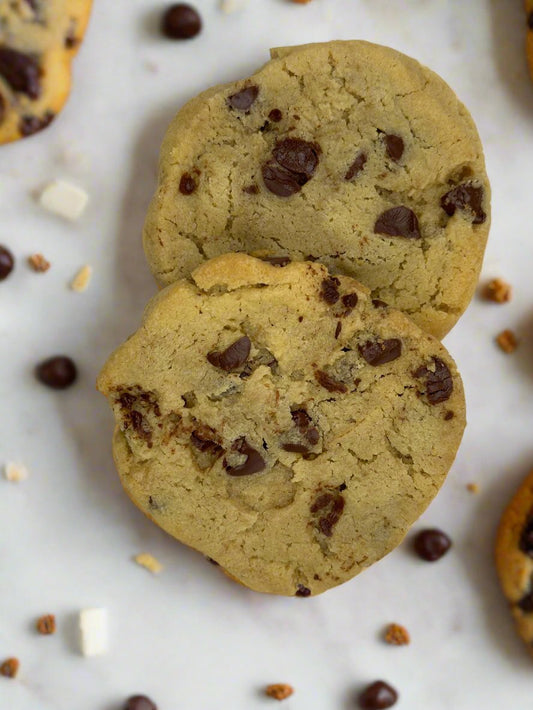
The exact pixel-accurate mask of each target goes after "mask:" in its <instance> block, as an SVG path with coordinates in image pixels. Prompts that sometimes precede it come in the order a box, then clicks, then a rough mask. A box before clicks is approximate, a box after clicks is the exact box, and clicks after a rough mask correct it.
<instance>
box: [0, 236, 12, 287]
mask: <svg viewBox="0 0 533 710" xmlns="http://www.w3.org/2000/svg"><path fill="white" fill-rule="evenodd" d="M14 268H15V257H14V256H13V254H12V253H11V252H10V251H9V249H8V248H7V247H4V246H2V245H1V244H0V281H3V280H4V279H7V277H8V276H9V274H10V273H11V272H12V271H13V269H14Z"/></svg>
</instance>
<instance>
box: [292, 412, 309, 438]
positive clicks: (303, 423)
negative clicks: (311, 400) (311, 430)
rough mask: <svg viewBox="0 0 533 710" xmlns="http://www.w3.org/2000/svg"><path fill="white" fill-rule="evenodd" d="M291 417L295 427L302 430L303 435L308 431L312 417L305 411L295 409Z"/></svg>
mask: <svg viewBox="0 0 533 710" xmlns="http://www.w3.org/2000/svg"><path fill="white" fill-rule="evenodd" d="M291 417H292V421H293V422H294V425H295V426H296V427H297V428H298V429H299V430H300V432H301V433H302V434H303V433H304V432H305V431H307V429H308V427H309V424H311V421H312V419H311V417H310V416H309V414H308V413H307V412H306V411H305V409H294V410H293V411H292V412H291Z"/></svg>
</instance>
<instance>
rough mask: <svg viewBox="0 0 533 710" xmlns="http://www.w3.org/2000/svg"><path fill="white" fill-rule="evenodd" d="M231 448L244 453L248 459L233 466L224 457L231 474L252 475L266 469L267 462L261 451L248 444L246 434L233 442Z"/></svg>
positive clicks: (224, 464)
mask: <svg viewBox="0 0 533 710" xmlns="http://www.w3.org/2000/svg"><path fill="white" fill-rule="evenodd" d="M231 450H232V451H234V452H236V453H238V454H242V455H243V456H245V457H246V459H245V460H244V461H243V463H241V464H237V465H236V466H231V465H230V464H228V462H227V460H226V459H224V462H223V466H224V468H225V469H226V473H227V474H228V475H229V476H250V475H251V474H253V473H260V472H261V471H264V470H265V468H266V464H265V462H264V460H263V459H262V457H261V455H260V453H259V452H258V451H256V449H254V448H252V447H251V446H250V444H248V442H247V441H246V438H245V437H244V436H242V437H241V438H240V439H237V440H236V441H234V442H233V444H232V446H231Z"/></svg>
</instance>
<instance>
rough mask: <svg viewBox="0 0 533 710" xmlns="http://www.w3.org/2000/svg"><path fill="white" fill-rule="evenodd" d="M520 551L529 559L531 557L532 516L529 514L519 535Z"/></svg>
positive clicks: (532, 544)
mask: <svg viewBox="0 0 533 710" xmlns="http://www.w3.org/2000/svg"><path fill="white" fill-rule="evenodd" d="M519 545H520V549H521V550H522V552H524V553H525V554H526V555H528V556H529V557H533V514H530V515H529V516H528V518H527V520H526V524H525V525H524V528H523V529H522V534H521V535H520V543H519Z"/></svg>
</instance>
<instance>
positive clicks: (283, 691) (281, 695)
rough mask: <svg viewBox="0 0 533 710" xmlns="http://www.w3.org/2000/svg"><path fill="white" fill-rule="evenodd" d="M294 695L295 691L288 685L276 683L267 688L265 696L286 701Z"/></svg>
mask: <svg viewBox="0 0 533 710" xmlns="http://www.w3.org/2000/svg"><path fill="white" fill-rule="evenodd" d="M293 693H294V689H293V688H292V687H291V686H290V685H288V684H287V683H274V684H273V685H269V686H267V688H266V690H265V694H266V695H268V697H269V698H274V700H285V698H288V697H290V696H291V695H292V694H293Z"/></svg>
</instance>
